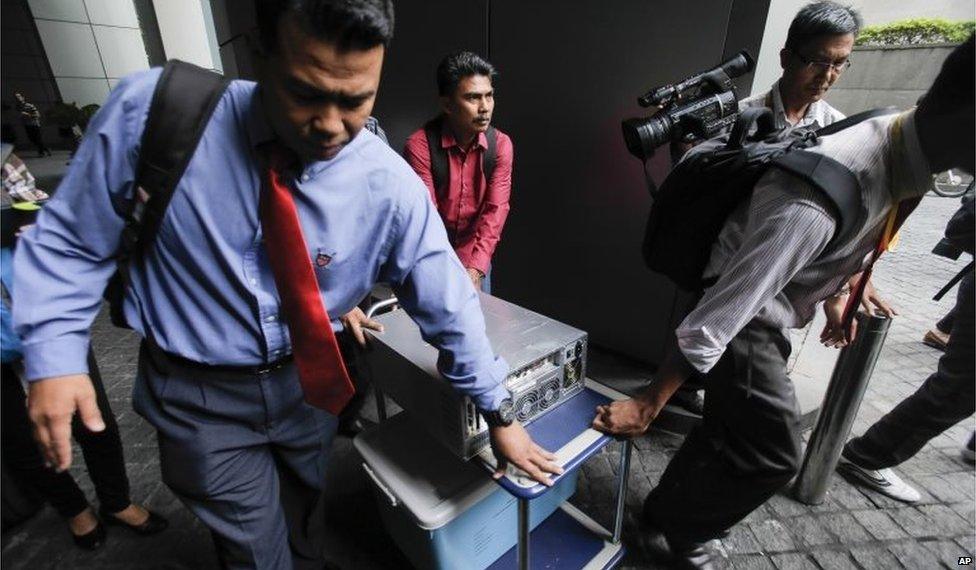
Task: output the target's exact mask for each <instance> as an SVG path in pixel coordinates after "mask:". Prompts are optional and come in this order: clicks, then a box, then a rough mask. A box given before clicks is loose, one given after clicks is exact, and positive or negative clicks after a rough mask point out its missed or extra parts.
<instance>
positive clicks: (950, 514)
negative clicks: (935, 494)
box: [918, 505, 973, 535]
mask: <svg viewBox="0 0 976 570" xmlns="http://www.w3.org/2000/svg"><path fill="white" fill-rule="evenodd" d="M918 510H919V511H921V512H923V513H925V516H926V517H928V518H929V520H931V521H932V522H934V523H935V525H936V526H937V527H938V530H939V531H941V532H942V533H943V534H946V535H956V534H964V533H966V532H968V531H972V530H973V523H972V521H967V520H965V519H963V518H962V517H960V516H959V515H958V514H957V513H956V511H955V510H954V509H952V508H951V507H948V506H946V505H922V506H920V507H918Z"/></svg>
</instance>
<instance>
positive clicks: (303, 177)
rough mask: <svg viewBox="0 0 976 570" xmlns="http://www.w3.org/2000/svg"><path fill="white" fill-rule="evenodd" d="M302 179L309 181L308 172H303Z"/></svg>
mask: <svg viewBox="0 0 976 570" xmlns="http://www.w3.org/2000/svg"><path fill="white" fill-rule="evenodd" d="M301 181H302V182H308V174H302V177H301Z"/></svg>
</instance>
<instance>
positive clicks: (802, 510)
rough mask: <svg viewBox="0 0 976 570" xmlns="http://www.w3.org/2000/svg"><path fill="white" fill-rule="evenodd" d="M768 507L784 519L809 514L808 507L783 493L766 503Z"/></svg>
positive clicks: (777, 494)
mask: <svg viewBox="0 0 976 570" xmlns="http://www.w3.org/2000/svg"><path fill="white" fill-rule="evenodd" d="M766 506H767V507H769V508H770V509H771V510H772V511H773V512H774V513H776V514H777V515H778V516H780V517H783V518H788V517H795V516H799V515H805V514H807V512H808V510H807V506H806V505H803V504H802V503H799V502H797V501H796V500H795V499H793V498H790V497H787V496H786V495H784V494H783V493H782V492H779V493H776V494H775V495H773V496H772V497H770V498H769V500H768V501H766Z"/></svg>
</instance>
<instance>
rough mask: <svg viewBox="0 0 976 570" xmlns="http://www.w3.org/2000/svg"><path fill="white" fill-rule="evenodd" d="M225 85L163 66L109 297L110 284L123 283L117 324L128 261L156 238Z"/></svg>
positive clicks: (206, 74) (202, 73)
mask: <svg viewBox="0 0 976 570" xmlns="http://www.w3.org/2000/svg"><path fill="white" fill-rule="evenodd" d="M228 84H229V81H228V80H227V79H225V78H224V77H223V76H221V75H218V74H217V73H215V72H213V71H209V70H206V69H203V68H201V67H197V66H195V65H192V64H189V63H186V62H183V61H179V60H175V59H174V60H170V61H168V62H166V65H165V66H164V67H163V72H162V74H161V75H160V77H159V81H158V83H157V84H156V89H155V91H154V92H153V97H152V103H151V104H150V107H149V116H148V118H147V119H146V127H145V130H144V132H143V134H142V142H141V147H140V150H139V164H138V166H137V167H136V177H135V195H134V196H133V199H132V200H131V201H130V203H129V206H128V211H127V212H126V213H125V218H126V223H125V228H124V229H123V230H122V241H121V244H120V246H119V252H118V271H117V273H116V275H117V276H118V280H116V281H118V282H117V283H115V284H113V283H110V284H109V294H108V295H107V296H109V295H112V293H111V289H112V287H121V288H120V289H119V290H118V291H117V293H118V297H117V300H118V302H116V303H113V307H112V321H113V322H114V323H115V324H117V325H119V324H123V323H124V321H125V319H124V317H123V316H122V306H121V305H122V303H121V299H122V296H123V295H124V292H125V290H126V289H127V288H128V287H129V284H130V279H129V265H130V263H131V261H132V259H133V257H134V256H136V255H138V254H139V253H140V252H141V251H142V250H144V248H145V247H147V246H148V244H150V243H152V241H153V240H154V239H155V237H156V233H157V232H158V231H159V226H160V223H161V222H162V220H163V216H165V214H166V208H167V207H168V206H169V202H170V199H171V198H172V197H173V192H174V191H175V190H176V185H177V184H178V183H179V181H180V179H181V178H182V177H183V173H184V172H185V171H186V167H187V165H188V164H189V162H190V159H191V158H192V157H193V153H194V152H195V151H196V148H197V145H198V144H199V142H200V139H201V137H202V136H203V132H204V130H205V129H206V128H207V124H208V123H209V122H210V116H211V115H212V114H213V111H214V109H215V108H216V107H217V103H218V102H219V101H220V98H221V97H222V96H223V94H224V91H225V90H226V88H227V85H228ZM110 298H111V297H110Z"/></svg>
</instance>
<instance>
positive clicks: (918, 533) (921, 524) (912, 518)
mask: <svg viewBox="0 0 976 570" xmlns="http://www.w3.org/2000/svg"><path fill="white" fill-rule="evenodd" d="M950 511H951V509H950ZM885 512H887V513H888V514H889V515H890V516H891V518H893V519H895V522H896V523H898V526H900V527H901V528H902V530H904V531H905V532H907V533H908V535H909V536H912V537H914V538H923V537H927V536H931V537H935V536H939V534H941V528H940V527H939V526H938V525H936V523H934V522H933V521H932V520H930V519H929V518H928V517H927V516H925V513H923V512H922V511H919V510H918V509H915V508H914V507H908V508H902V509H889V510H887V511H885ZM954 515H955V513H953V516H954ZM957 518H958V517H957Z"/></svg>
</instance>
